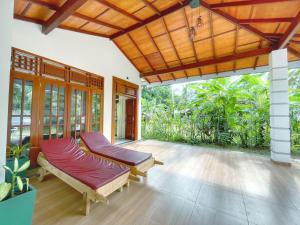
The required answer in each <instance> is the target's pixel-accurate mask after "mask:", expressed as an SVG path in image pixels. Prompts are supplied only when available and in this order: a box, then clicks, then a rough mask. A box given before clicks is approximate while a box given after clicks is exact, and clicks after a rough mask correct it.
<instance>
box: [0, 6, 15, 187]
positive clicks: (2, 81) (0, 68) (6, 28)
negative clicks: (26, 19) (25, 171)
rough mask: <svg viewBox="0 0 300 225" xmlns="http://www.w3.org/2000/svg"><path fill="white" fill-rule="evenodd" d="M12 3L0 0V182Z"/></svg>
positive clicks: (5, 126)
mask: <svg viewBox="0 0 300 225" xmlns="http://www.w3.org/2000/svg"><path fill="white" fill-rule="evenodd" d="M13 5H14V1H12V0H1V1H0V30H1V35H0V96H1V101H0V183H1V182H3V181H4V170H3V169H2V165H4V164H5V161H6V133H7V111H8V92H9V74H10V57H11V38H12V23H13Z"/></svg>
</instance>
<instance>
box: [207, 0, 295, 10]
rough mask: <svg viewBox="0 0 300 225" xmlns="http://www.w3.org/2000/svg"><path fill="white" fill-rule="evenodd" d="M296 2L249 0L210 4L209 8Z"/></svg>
mask: <svg viewBox="0 0 300 225" xmlns="http://www.w3.org/2000/svg"><path fill="white" fill-rule="evenodd" d="M291 1H297V0H249V1H235V2H222V3H216V4H211V8H213V9H218V8H225V7H237V6H246V5H252V6H254V5H258V4H267V3H275V2H291Z"/></svg>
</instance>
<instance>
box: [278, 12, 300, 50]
mask: <svg viewBox="0 0 300 225" xmlns="http://www.w3.org/2000/svg"><path fill="white" fill-rule="evenodd" d="M299 29H300V12H299V13H298V15H297V16H296V17H295V19H294V20H293V22H292V23H291V24H290V26H289V28H288V29H287V31H286V32H285V33H284V35H283V36H282V37H281V38H280V40H279V43H278V49H282V48H285V47H286V46H287V44H288V43H289V42H290V40H292V39H293V37H294V36H295V34H296V33H297V32H298V31H299Z"/></svg>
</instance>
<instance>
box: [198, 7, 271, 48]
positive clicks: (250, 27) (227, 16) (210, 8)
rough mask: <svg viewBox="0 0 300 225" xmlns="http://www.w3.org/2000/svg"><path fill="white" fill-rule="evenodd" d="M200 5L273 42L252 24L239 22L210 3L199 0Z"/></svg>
mask: <svg viewBox="0 0 300 225" xmlns="http://www.w3.org/2000/svg"><path fill="white" fill-rule="evenodd" d="M201 5H202V6H203V7H204V8H206V9H208V10H209V11H211V12H213V13H215V14H217V15H219V16H221V17H223V18H225V19H226V20H228V21H230V22H232V23H234V24H237V25H239V27H241V28H243V29H245V30H247V31H249V32H251V33H253V34H255V35H258V36H259V37H261V38H263V39H265V40H266V41H269V42H271V43H273V41H272V40H270V39H269V38H268V37H266V36H265V35H264V33H263V32H261V31H259V30H258V29H256V28H254V27H252V26H250V25H248V24H241V23H240V22H239V20H238V19H236V18H235V17H233V16H230V15H229V14H226V13H224V12H223V11H221V10H219V9H214V8H212V7H211V5H209V4H207V3H206V2H204V1H201Z"/></svg>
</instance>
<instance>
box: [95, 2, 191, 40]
mask: <svg viewBox="0 0 300 225" xmlns="http://www.w3.org/2000/svg"><path fill="white" fill-rule="evenodd" d="M97 1H99V0H97ZM188 2H189V1H188V0H184V1H183V4H179V3H178V4H176V5H173V6H171V7H170V8H168V9H165V10H164V11H161V13H160V15H157V14H155V15H153V16H151V17H149V18H147V19H145V20H143V22H141V23H137V24H134V25H132V26H130V27H128V28H126V29H125V30H124V31H120V32H118V33H116V34H113V35H112V36H111V39H115V38H117V37H119V36H121V35H124V34H126V33H128V32H131V31H133V30H135V29H138V28H140V27H143V26H145V25H147V24H148V23H151V22H153V21H154V20H157V19H160V18H162V17H164V16H166V15H168V14H170V13H173V12H175V11H177V10H179V9H181V8H183V7H185V6H186V5H187V4H188Z"/></svg>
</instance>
